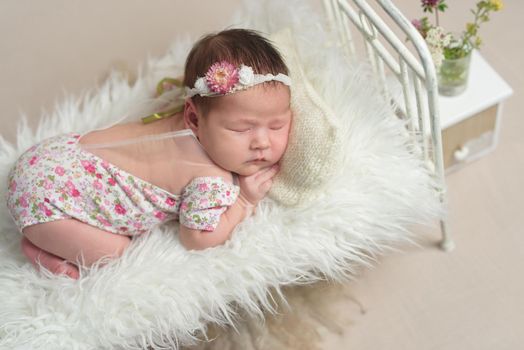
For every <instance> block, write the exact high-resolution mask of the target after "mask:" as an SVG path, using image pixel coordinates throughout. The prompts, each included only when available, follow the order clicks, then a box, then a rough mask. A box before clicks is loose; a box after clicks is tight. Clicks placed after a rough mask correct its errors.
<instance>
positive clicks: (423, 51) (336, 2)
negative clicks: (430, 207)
mask: <svg viewBox="0 0 524 350" xmlns="http://www.w3.org/2000/svg"><path fill="white" fill-rule="evenodd" d="M375 1H376V3H377V4H378V5H379V6H380V7H381V8H382V9H383V10H384V11H385V12H386V14H387V15H388V16H389V17H390V18H391V19H392V20H393V22H394V24H395V25H396V26H398V28H397V29H400V30H401V31H402V33H403V34H404V35H406V38H407V41H409V42H411V44H412V45H413V49H414V51H415V52H416V54H415V55H414V54H412V53H411V51H410V50H409V48H408V47H407V46H406V45H405V42H403V41H402V40H401V39H399V37H398V36H397V35H396V34H395V33H394V32H393V30H392V29H391V28H390V27H389V26H388V24H386V22H385V21H384V20H383V19H382V18H381V17H380V16H379V15H378V14H377V13H376V11H375V10H374V9H373V8H372V7H371V6H370V5H369V3H368V2H369V0H323V2H324V9H325V11H326V13H327V16H328V20H329V23H333V24H334V28H332V29H334V30H336V32H337V34H338V37H339V42H338V44H339V45H340V46H341V47H342V48H343V49H344V51H345V52H346V53H347V55H348V57H349V58H350V59H354V58H357V57H358V54H361V52H357V48H356V45H355V42H354V40H353V36H352V34H353V33H352V30H351V28H350V23H352V24H353V25H354V27H355V28H356V29H358V31H359V32H360V33H361V34H362V37H363V38H364V45H365V51H366V53H367V56H368V59H369V62H370V63H371V67H372V69H373V71H374V73H375V75H376V76H377V77H378V79H379V81H380V83H381V84H380V85H381V86H382V89H383V93H384V95H385V98H388V99H389V100H391V99H390V96H391V91H390V89H391V85H390V84H388V77H389V76H394V77H395V78H396V79H397V80H398V82H400V84H401V86H402V99H403V101H402V102H403V103H396V106H395V107H396V108H397V110H398V112H399V113H398V114H399V115H400V116H401V117H402V118H405V119H406V121H407V123H406V124H407V127H408V130H409V131H410V132H411V134H412V135H416V134H418V135H423V137H422V142H420V143H421V145H420V146H421V149H422V154H423V155H422V156H423V157H424V161H425V163H426V164H427V166H428V169H429V170H431V173H432V174H433V176H434V177H435V179H436V181H437V188H436V189H435V190H436V195H438V196H439V200H440V201H441V203H443V205H447V196H446V183H445V177H444V162H443V151H442V136H441V129H440V119H439V106H438V89H437V78H436V73H435V68H434V65H433V61H432V59H431V54H430V52H429V49H428V48H427V46H426V44H425V41H424V39H423V38H422V36H421V35H420V34H419V33H418V32H417V30H416V29H415V27H414V26H413V25H412V24H411V22H410V21H409V20H408V19H406V17H405V16H404V15H403V14H402V13H401V12H400V11H399V9H398V8H397V7H396V6H395V5H394V4H393V2H392V1H391V0H375ZM385 45H386V46H385ZM390 50H392V51H393V53H395V54H398V57H395V56H394V55H393V54H392V53H391V52H390ZM384 64H385V65H386V66H385V65H384ZM386 68H388V69H389V70H388V72H391V73H392V74H390V75H388V76H387V74H386ZM414 140H420V138H419V139H415V138H414ZM417 142H419V141H417ZM440 229H441V232H442V240H441V242H440V247H441V249H443V250H444V251H451V250H452V249H453V248H454V243H453V241H452V240H451V238H450V235H449V230H448V224H447V219H446V218H444V219H442V220H441V221H440Z"/></svg>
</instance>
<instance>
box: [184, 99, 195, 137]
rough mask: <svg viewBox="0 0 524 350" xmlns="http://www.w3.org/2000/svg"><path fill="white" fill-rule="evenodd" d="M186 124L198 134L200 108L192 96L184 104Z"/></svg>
mask: <svg viewBox="0 0 524 350" xmlns="http://www.w3.org/2000/svg"><path fill="white" fill-rule="evenodd" d="M184 125H185V127H186V128H187V129H191V130H192V131H193V133H194V134H195V135H196V133H197V131H198V110H197V108H196V106H195V104H194V103H193V100H192V99H190V98H188V99H186V102H185V104H184Z"/></svg>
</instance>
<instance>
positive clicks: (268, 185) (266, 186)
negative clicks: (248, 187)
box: [259, 179, 273, 193]
mask: <svg viewBox="0 0 524 350" xmlns="http://www.w3.org/2000/svg"><path fill="white" fill-rule="evenodd" d="M271 186H273V180H271V179H269V180H266V181H265V182H262V184H261V185H260V187H259V189H260V191H262V192H263V193H266V192H267V191H269V189H270V188H271Z"/></svg>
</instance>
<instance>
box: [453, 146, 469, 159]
mask: <svg viewBox="0 0 524 350" xmlns="http://www.w3.org/2000/svg"><path fill="white" fill-rule="evenodd" d="M468 155H469V148H468V147H466V146H460V147H459V148H458V149H457V150H456V151H455V152H454V153H453V157H454V158H455V160H456V161H457V162H462V161H464V160H465V159H466V158H467V157H468Z"/></svg>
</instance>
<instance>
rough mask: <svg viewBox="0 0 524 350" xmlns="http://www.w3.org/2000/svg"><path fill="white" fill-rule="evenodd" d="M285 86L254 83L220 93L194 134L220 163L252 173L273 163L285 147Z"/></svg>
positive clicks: (287, 119) (288, 114)
mask: <svg viewBox="0 0 524 350" xmlns="http://www.w3.org/2000/svg"><path fill="white" fill-rule="evenodd" d="M289 102H290V93H289V88H288V87H287V86H285V85H283V84H276V85H270V86H264V85H262V84H261V85H257V86H254V87H252V88H250V89H247V90H245V91H241V92H237V93H234V94H231V95H227V96H223V97H220V101H217V103H216V104H215V105H214V106H213V108H212V109H211V110H210V111H209V114H208V115H207V116H206V117H205V118H199V127H198V131H197V134H198V135H197V136H198V138H199V140H200V143H201V144H202V145H203V146H204V148H205V150H206V151H207V153H208V155H209V156H210V157H211V158H212V159H213V161H214V162H215V163H216V164H217V165H219V166H220V167H222V168H224V169H226V170H229V171H232V172H234V173H237V174H239V175H244V176H247V175H252V174H254V173H255V172H257V171H258V170H260V169H262V168H266V167H269V166H271V165H273V164H275V163H277V162H278V161H279V160H280V158H281V157H282V155H283V154H284V151H285V150H286V147H287V143H288V136H289V129H290V126H291V117H292V115H291V109H290V106H289Z"/></svg>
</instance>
